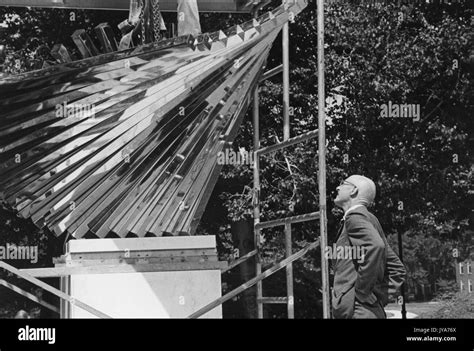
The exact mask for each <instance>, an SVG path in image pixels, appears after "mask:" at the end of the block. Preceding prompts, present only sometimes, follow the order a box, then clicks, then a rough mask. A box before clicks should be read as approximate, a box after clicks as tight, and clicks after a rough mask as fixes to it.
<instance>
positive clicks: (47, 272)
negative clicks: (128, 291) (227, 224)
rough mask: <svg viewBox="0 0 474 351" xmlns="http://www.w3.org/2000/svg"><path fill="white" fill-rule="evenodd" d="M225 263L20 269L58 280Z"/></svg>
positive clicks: (213, 266) (204, 267) (207, 267)
mask: <svg viewBox="0 0 474 351" xmlns="http://www.w3.org/2000/svg"><path fill="white" fill-rule="evenodd" d="M226 266H227V262H174V263H155V264H136V265H128V264H119V265H117V264H112V265H101V266H84V267H64V266H63V267H57V268H33V269H22V270H21V273H26V274H28V275H29V276H31V277H36V278H58V277H64V276H70V275H76V274H118V273H146V272H176V271H199V270H222V269H223V268H224V267H226Z"/></svg>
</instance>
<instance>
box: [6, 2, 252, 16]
mask: <svg viewBox="0 0 474 351" xmlns="http://www.w3.org/2000/svg"><path fill="white" fill-rule="evenodd" d="M248 3H249V2H248V1H246V0H198V7H199V11H200V12H246V13H249V12H251V11H252V9H253V7H254V6H248ZM0 6H16V7H46V8H48V7H49V8H63V9H94V10H122V11H124V10H128V9H129V0H62V1H57V0H0ZM177 6H178V3H177V0H160V11H163V12H176V8H177Z"/></svg>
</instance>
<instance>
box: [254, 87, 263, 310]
mask: <svg viewBox="0 0 474 351" xmlns="http://www.w3.org/2000/svg"><path fill="white" fill-rule="evenodd" d="M259 100H260V99H259V96H258V86H257V87H256V88H255V91H254V93H253V148H254V151H253V152H254V165H253V196H254V197H253V223H254V232H255V241H254V245H255V249H256V250H258V252H257V255H255V271H256V274H257V275H259V274H260V273H262V263H261V262H260V229H257V228H256V226H257V224H259V223H260V158H259V156H258V153H257V150H258V149H260V126H259V104H260V102H259ZM262 296H263V286H262V281H259V282H258V283H257V317H258V318H260V319H261V318H263V303H262V300H261V299H262Z"/></svg>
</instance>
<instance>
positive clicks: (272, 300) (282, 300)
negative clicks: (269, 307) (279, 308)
mask: <svg viewBox="0 0 474 351" xmlns="http://www.w3.org/2000/svg"><path fill="white" fill-rule="evenodd" d="M258 302H260V303H264V304H282V305H285V304H287V303H288V298H287V297H286V296H285V297H262V298H261V299H258Z"/></svg>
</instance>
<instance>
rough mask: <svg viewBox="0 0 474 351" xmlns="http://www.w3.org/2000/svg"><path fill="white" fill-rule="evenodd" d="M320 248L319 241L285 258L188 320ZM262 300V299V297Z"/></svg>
mask: <svg viewBox="0 0 474 351" xmlns="http://www.w3.org/2000/svg"><path fill="white" fill-rule="evenodd" d="M318 246H319V240H318V241H315V242H313V243H311V244H309V245H307V246H306V247H305V248H303V249H301V250H300V251H298V252H297V253H295V254H293V255H291V256H290V257H288V258H285V259H284V260H282V261H281V262H279V263H277V264H275V265H274V266H273V267H271V268H270V269H267V270H266V271H265V272H263V273H261V274H258V275H257V276H256V277H255V278H253V279H250V280H249V281H248V282H246V283H244V284H242V285H241V286H239V287H237V288H235V289H234V290H232V291H231V292H229V293H227V294H226V295H224V296H222V297H220V298H218V299H217V300H215V301H213V302H211V303H209V304H207V305H206V306H204V307H202V308H200V309H199V310H198V311H196V312H194V313H193V314H191V315H190V316H189V317H188V318H198V317H200V316H202V315H203V314H206V313H207V312H209V311H211V310H213V309H214V308H216V307H217V306H219V305H222V304H223V303H224V302H226V301H228V300H230V299H232V298H234V297H235V296H237V295H239V294H240V293H241V292H243V291H245V290H247V289H249V288H251V287H252V286H254V285H255V284H257V283H258V282H261V281H262V280H263V279H265V278H267V277H269V276H271V275H272V274H274V273H276V272H278V271H279V270H281V269H283V268H285V267H286V266H287V265H288V264H290V263H292V262H294V261H296V260H299V259H300V258H301V257H303V256H304V255H306V253H307V252H308V251H310V250H313V249H315V248H317V247H318ZM260 298H262V297H260Z"/></svg>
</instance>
